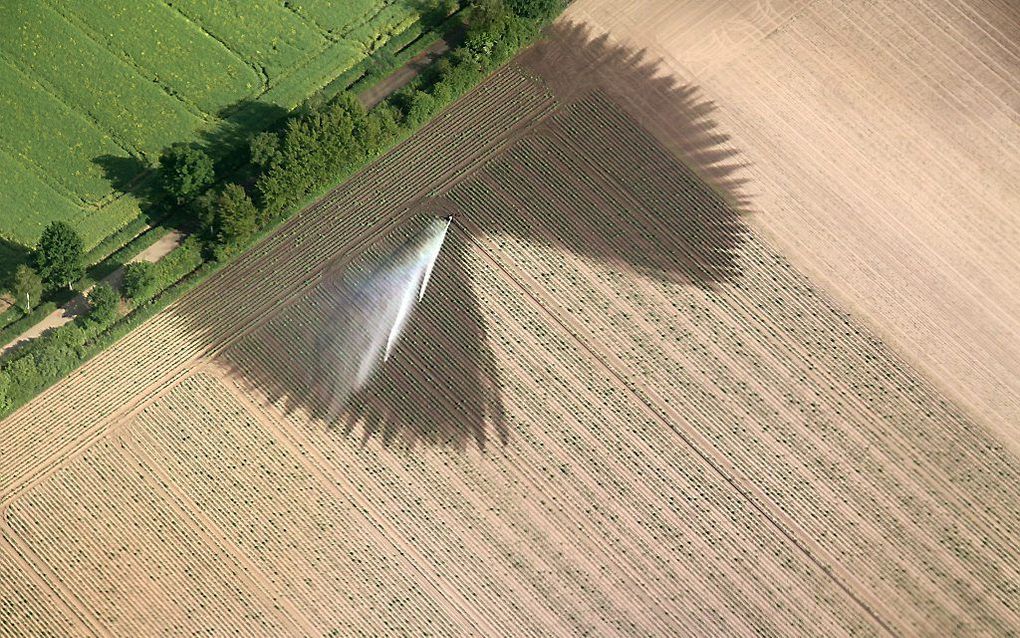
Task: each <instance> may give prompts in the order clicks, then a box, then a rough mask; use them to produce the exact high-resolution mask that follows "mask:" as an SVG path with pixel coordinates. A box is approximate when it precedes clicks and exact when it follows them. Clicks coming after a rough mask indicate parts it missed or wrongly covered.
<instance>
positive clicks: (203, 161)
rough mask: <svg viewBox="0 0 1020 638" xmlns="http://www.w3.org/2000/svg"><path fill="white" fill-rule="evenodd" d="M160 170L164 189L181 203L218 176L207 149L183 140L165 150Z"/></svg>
mask: <svg viewBox="0 0 1020 638" xmlns="http://www.w3.org/2000/svg"><path fill="white" fill-rule="evenodd" d="M159 171H160V177H161V179H162V182H163V189H164V190H166V192H167V193H169V194H171V195H173V196H174V197H175V198H176V199H177V203H179V204H183V203H185V202H187V201H190V200H191V199H193V198H194V197H195V196H197V195H199V194H200V193H201V192H202V191H203V190H205V188H206V187H208V186H209V185H210V184H212V183H213V180H214V179H215V177H216V175H215V171H214V168H213V161H212V158H211V157H209V156H208V155H207V154H206V153H205V151H203V150H201V149H198V148H195V147H194V146H192V145H190V144H185V143H183V142H177V143H176V144H174V145H172V146H171V147H170V148H168V149H166V150H165V151H163V154H162V155H160V158H159Z"/></svg>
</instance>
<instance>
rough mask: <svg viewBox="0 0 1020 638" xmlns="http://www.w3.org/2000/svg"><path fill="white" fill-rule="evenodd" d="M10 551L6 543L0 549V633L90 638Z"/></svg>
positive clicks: (15, 636)
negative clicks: (86, 637)
mask: <svg viewBox="0 0 1020 638" xmlns="http://www.w3.org/2000/svg"><path fill="white" fill-rule="evenodd" d="M4 540H5V541H6V539H4ZM9 552H13V548H11V546H10V545H8V544H7V543H6V542H4V543H3V545H2V548H0V634H2V635H4V636H8V637H9V638H32V637H34V636H68V637H70V636H84V635H87V634H86V633H85V632H84V631H83V630H82V628H81V627H80V626H79V625H78V623H77V622H75V621H74V620H73V619H71V618H69V617H68V616H67V615H65V614H68V612H67V611H65V610H63V607H62V605H61V604H60V602H58V601H56V600H54V599H53V597H52V596H51V595H50V594H49V592H47V591H46V590H45V588H44V587H40V586H39V584H38V583H36V582H33V581H32V579H31V577H30V576H29V574H27V573H26V572H25V569H24V567H22V566H21V565H18V564H17V563H16V562H15V560H14V558H13V555H12V554H10V553H9Z"/></svg>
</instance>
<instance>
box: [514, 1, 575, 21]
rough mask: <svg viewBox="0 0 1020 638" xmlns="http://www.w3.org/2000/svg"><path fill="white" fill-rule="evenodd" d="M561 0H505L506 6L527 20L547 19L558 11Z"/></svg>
mask: <svg viewBox="0 0 1020 638" xmlns="http://www.w3.org/2000/svg"><path fill="white" fill-rule="evenodd" d="M561 4H562V2H561V0H506V6H507V7H508V8H509V9H510V10H511V11H513V12H514V13H516V14H517V15H519V16H521V17H522V18H528V19H529V20H539V21H543V20H548V19H549V18H551V17H552V16H554V15H556V14H557V13H559V11H560V7H561Z"/></svg>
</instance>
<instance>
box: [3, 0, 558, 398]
mask: <svg viewBox="0 0 1020 638" xmlns="http://www.w3.org/2000/svg"><path fill="white" fill-rule="evenodd" d="M433 4H435V5H436V6H435V13H436V15H438V16H447V15H449V14H450V12H451V11H452V10H453V8H454V5H453V3H452V2H451V0H434V2H433ZM560 7H561V2H560V0H473V1H472V2H470V5H469V6H468V7H466V9H465V10H464V11H462V12H461V13H460V14H459V15H461V16H463V27H464V33H465V39H464V43H463V45H461V46H459V47H457V48H456V49H455V50H454V51H452V52H451V53H450V54H449V55H448V56H446V57H445V58H444V59H443V60H442V61H440V62H439V63H438V64H436V65H434V67H433V68H432V69H430V70H429V71H427V72H426V73H423V74H422V75H421V76H419V78H418V79H417V80H416V81H414V82H412V83H411V84H410V85H409V86H407V87H405V88H404V89H402V90H401V91H398V92H397V93H396V94H394V95H393V96H391V98H390V99H388V100H387V101H386V102H384V103H383V104H381V105H379V106H377V107H375V108H373V109H372V111H371V112H366V111H365V110H364V108H362V106H361V104H360V102H358V100H357V99H356V97H355V96H354V95H352V94H348V93H342V94H340V95H338V96H336V97H335V98H333V99H331V100H328V101H322V100H315V99H312V100H309V101H307V102H306V103H305V104H303V105H302V106H301V107H300V108H298V109H296V110H295V111H294V112H293V113H292V114H291V115H290V116H288V117H287V118H286V120H285V121H284V122H283V123H282V125H281V126H280V127H279V128H278V129H276V130H272V131H267V132H263V133H260V134H258V135H256V136H254V137H253V138H252V139H251V140H250V145H249V165H248V167H247V170H242V171H240V172H238V173H235V174H238V175H244V177H240V178H238V179H239V181H240V182H241V183H219V182H218V180H217V175H216V164H215V162H214V161H213V159H212V157H211V156H210V155H209V154H208V153H206V152H205V151H204V150H202V149H201V148H198V147H197V146H194V145H191V144H175V145H173V146H171V147H170V148H168V149H166V151H164V153H163V154H162V155H161V157H160V161H159V176H160V183H161V184H162V188H163V189H164V191H165V193H166V195H167V197H168V199H169V200H171V201H174V202H176V203H177V204H178V205H179V206H181V207H182V208H183V209H185V210H186V211H188V212H189V213H190V219H191V225H192V227H193V228H194V229H195V230H196V231H197V232H196V234H197V235H198V236H199V237H201V239H202V241H203V243H204V245H205V247H206V249H207V252H211V253H212V254H214V255H222V254H229V253H230V252H231V251H233V250H236V249H238V248H240V247H241V246H243V245H244V244H245V243H246V242H247V240H248V239H249V238H250V237H251V236H252V235H254V234H255V233H256V232H257V231H258V230H259V229H261V228H263V227H265V226H266V225H267V224H268V223H270V222H272V221H273V220H274V219H275V218H276V217H278V216H281V215H284V214H286V213H287V212H288V211H289V210H290V209H291V208H293V206H294V204H295V203H297V202H299V201H300V200H301V199H302V198H304V197H305V196H307V195H308V194H309V193H310V192H313V191H314V190H316V189H319V188H322V187H323V186H325V185H328V184H329V183H332V182H334V181H336V180H338V179H340V178H342V177H344V176H345V175H347V174H348V173H350V172H351V171H353V170H355V169H357V168H358V167H360V166H362V165H363V164H364V163H365V162H366V161H367V160H369V159H370V158H372V157H374V156H376V155H378V154H379V153H380V152H382V151H383V150H385V149H386V148H388V147H389V146H390V145H391V144H392V143H394V142H395V141H396V140H397V139H399V137H400V136H401V135H404V134H407V133H409V132H410V131H412V130H414V129H415V128H417V127H418V126H419V125H420V124H422V123H423V122H425V121H426V120H428V119H429V118H431V117H432V116H433V115H434V114H435V113H437V112H438V111H439V110H441V109H442V108H443V107H445V106H446V105H447V104H449V103H451V102H452V101H453V100H455V99H457V98H458V97H459V96H461V95H462V94H464V93H465V92H466V91H468V90H470V89H471V88H472V87H473V86H475V85H476V84H477V83H478V82H479V81H480V80H481V79H482V78H483V77H484V76H485V75H486V74H487V73H488V72H490V71H491V70H492V69H494V68H495V67H497V66H499V65H501V64H502V63H504V62H505V61H506V60H508V59H509V58H510V57H511V56H512V55H513V54H514V53H515V52H516V51H517V50H518V49H519V48H520V47H521V46H522V45H524V44H526V43H527V42H529V41H530V40H531V39H532V38H534V37H535V35H536V34H537V33H538V31H539V29H540V28H541V26H542V25H543V24H544V23H545V22H546V21H548V20H550V19H551V18H552V17H554V16H555V15H556V14H557V13H558V12H559V9H560ZM186 243H187V242H186ZM189 250H191V252H190V253H189V257H188V258H187V259H186V260H185V262H186V263H184V264H182V265H183V266H184V269H183V271H182V272H190V270H191V269H193V268H194V267H195V263H201V256H200V254H199V250H198V249H197V248H194V247H191V248H189ZM157 270H158V267H156V266H155V265H153V264H147V263H138V264H129V265H128V266H126V267H125V273H124V284H123V293H124V296H125V297H127V298H128V299H136V300H142V299H145V298H148V297H149V296H150V295H151V294H153V292H154V290H156V289H159V288H161V287H162V286H165V285H167V282H166V281H158V279H159V278H164V279H168V280H175V278H176V277H178V276H179V273H177V272H176V271H175V272H169V273H163V274H161V275H159V276H157ZM171 270H173V269H171ZM84 272H85V258H84V245H83V242H82V240H81V238H80V236H79V235H78V234H77V233H76V232H75V231H74V229H73V228H72V227H71V226H69V225H67V224H65V223H62V222H56V223H54V224H51V225H50V226H48V227H47V228H46V229H45V230H44V232H43V233H42V236H41V237H40V240H39V244H38V246H37V248H36V249H35V250H34V251H33V253H32V258H31V262H30V264H28V265H25V266H22V267H20V268H19V269H18V271H17V273H16V274H15V281H14V282H13V286H12V288H13V290H14V294H15V297H16V298H17V302H18V304H19V305H21V306H22V307H23V308H25V309H26V312H27V311H29V310H30V309H31V308H32V307H33V306H34V305H36V304H37V303H38V300H39V298H40V297H41V296H42V294H43V293H44V291H45V290H56V289H58V288H62V287H68V288H70V287H71V285H72V284H73V282H75V281H77V280H78V279H80V278H81V277H82V276H83V275H84ZM88 301H89V304H90V306H91V312H90V313H89V314H88V315H87V316H86V317H83V318H81V319H79V320H76V321H74V322H71V323H69V324H67V325H64V326H61V327H60V328H58V329H56V330H54V331H52V332H51V333H49V334H47V335H45V336H44V337H42V338H39V339H35V340H33V341H32V342H30V343H29V344H28V345H27V346H26V347H24V348H22V349H20V350H19V351H18V352H17V354H15V355H14V356H13V357H11V358H9V359H7V360H6V361H4V363H3V365H2V366H0V413H2V412H6V411H8V410H10V409H12V408H13V407H14V406H16V405H19V404H21V403H23V402H24V401H26V400H28V398H30V397H31V396H33V395H34V394H36V393H37V392H39V391H41V390H42V388H44V387H45V386H46V385H48V384H49V383H52V382H53V381H54V380H56V379H58V378H59V377H61V376H63V375H64V374H66V373H67V372H69V371H70V370H72V369H73V368H74V367H75V366H77V365H78V364H79V363H80V362H81V361H82V360H83V359H84V358H85V357H86V356H88V354H89V353H90V352H92V351H93V350H92V349H94V348H95V347H96V346H95V345H94V343H95V342H97V340H100V339H101V338H102V337H101V335H103V334H104V331H107V330H108V329H109V327H110V326H112V325H114V323H115V322H116V321H117V320H118V317H119V316H120V306H121V296H120V294H119V293H118V292H117V291H115V290H113V289H112V288H111V287H110V286H108V285H106V284H98V285H97V286H95V287H94V288H93V289H92V290H91V291H90V293H89V295H88Z"/></svg>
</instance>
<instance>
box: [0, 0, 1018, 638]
mask: <svg viewBox="0 0 1020 638" xmlns="http://www.w3.org/2000/svg"><path fill="white" fill-rule="evenodd" d="M586 4H587V3H584V2H581V3H579V4H578V5H577V7H576V9H577V10H578V11H580V10H582V9H583V8H584V6H585V5H586ZM691 4H692V5H696V4H702V3H691ZM590 5H591V7H595V8H597V7H596V3H590ZM678 6H679V5H678ZM755 6H756V7H761V6H762V4H761V3H759V4H756V5H755ZM862 9H863V7H862ZM802 10H803V7H799V8H797V7H793V8H791V9H790V11H789V12H788V13H787V14H782V15H781V16H780V18H782V19H783V20H785V21H788V20H789V19H792V18H793V17H795V16H798V15H803V13H801V11H802ZM724 13H725V12H724ZM634 15H635V16H640V17H642V18H643V17H644V16H645V14H639V13H635V14H634ZM727 16H728V14H726V15H724V16H721V17H720V16H716V18H717V19H721V18H725V17H727ZM650 19H651V18H650ZM705 19H706V20H708V19H711V15H707V17H705ZM660 20H665V18H663V17H661V16H660ZM840 33H843V32H840ZM759 39H760V38H759ZM740 41H741V40H740V39H735V40H734V44H733V46H736V45H737V44H738V43H739V42H740ZM766 41H767V40H766ZM720 42H725V40H720ZM716 44H717V46H718V45H719V43H718V42H717V43H716ZM692 59H695V58H692ZM720 59H721V56H720ZM750 80H751V79H748V81H749V82H750ZM714 101H715V98H712V99H710V96H709V95H708V94H707V93H706V91H705V90H703V89H700V88H698V87H697V86H695V85H693V84H683V83H681V82H679V81H678V80H676V79H675V78H674V77H673V75H672V70H671V69H669V68H667V67H663V66H661V65H658V64H656V63H655V62H654V60H649V59H647V58H646V57H645V56H643V55H642V54H641V53H639V52H637V51H636V50H635V49H634V48H631V47H627V46H618V45H617V44H615V43H614V42H613V41H612V40H611V39H607V38H598V37H596V34H595V32H593V31H592V30H591V29H589V28H588V27H586V26H584V25H583V24H580V23H577V22H570V21H564V22H561V23H560V24H559V25H558V26H557V27H556V28H555V29H554V30H553V32H552V33H551V34H550V40H549V41H548V42H547V43H545V44H542V45H540V46H538V47H536V48H535V49H533V50H531V51H529V52H527V53H526V54H524V55H522V56H521V57H520V58H518V59H517V60H516V61H515V62H514V63H513V64H511V65H510V66H508V67H507V68H505V69H503V70H501V71H499V72H498V73H496V74H495V75H494V76H493V77H491V78H490V79H488V80H487V81H486V82H485V83H484V84H483V85H482V86H481V87H479V88H478V89H477V90H476V91H474V92H472V93H471V94H470V95H468V96H467V97H465V98H464V99H463V100H461V101H459V102H458V103H457V104H455V105H454V106H453V107H451V108H450V109H449V110H447V111H446V112H445V113H443V114H442V115H441V116H439V117H438V118H437V119H436V121H434V122H433V123H431V124H430V125H428V126H427V127H426V128H425V129H424V130H423V131H421V132H420V133H419V134H417V135H415V136H414V137H413V138H411V139H410V140H408V141H406V142H405V143H403V144H402V145H400V146H399V147H397V148H396V149H394V150H393V151H392V152H390V153H389V154H387V155H386V156H385V157H383V158H381V159H380V160H379V161H378V162H376V163H374V164H373V165H372V166H370V167H368V168H367V169H366V170H364V171H362V172H361V173H359V174H358V175H356V176H355V177H354V178H352V179H351V180H350V181H349V182H348V183H347V184H345V185H344V186H342V187H340V188H338V189H336V190H334V191H333V192H332V193H330V194H329V195H328V196H327V197H325V198H324V199H322V200H321V201H319V202H318V203H316V204H314V205H313V206H311V207H310V208H308V209H307V210H305V211H303V212H302V213H300V214H299V215H297V216H296V217H295V218H293V219H292V220H291V221H290V222H288V223H287V224H286V225H284V226H283V227H282V228H281V229H280V230H279V231H278V232H276V233H274V234H273V235H272V236H271V237H269V238H267V239H266V240H265V241H263V242H262V243H260V244H259V245H258V246H256V247H255V248H254V249H252V250H251V251H250V252H249V253H247V254H246V255H244V256H242V257H241V258H240V259H239V260H238V261H237V262H235V263H233V264H232V265H230V266H228V267H226V268H224V269H223V270H221V271H220V272H219V273H217V274H216V275H214V276H213V277H212V278H210V279H209V280H208V281H206V282H205V283H204V284H202V285H201V286H199V287H198V288H196V289H195V290H193V291H192V292H191V293H189V294H187V295H186V296H184V297H183V298H182V299H181V300H180V301H179V302H178V303H176V304H174V305H173V306H171V307H170V308H168V309H167V310H166V311H164V312H162V313H160V314H159V315H157V316H155V317H154V318H153V319H152V320H150V321H148V322H147V323H145V324H143V325H142V326H141V327H139V328H138V329H137V330H136V331H135V332H133V333H131V334H130V335H128V336H126V337H125V338H124V339H123V340H121V341H120V342H118V343H117V344H116V345H115V346H113V347H111V348H110V349H108V350H106V351H104V352H103V353H102V354H100V355H98V356H96V357H95V358H94V359H92V360H90V361H89V362H88V363H86V364H85V365H84V366H82V367H81V368H80V369H79V371H77V372H76V373H74V374H73V375H72V376H70V377H69V378H67V379H65V380H64V381H62V382H60V383H58V384H57V385H55V386H54V387H52V388H51V389H49V390H48V391H46V392H45V393H44V394H43V395H41V396H40V397H39V398H38V399H36V400H35V401H33V402H32V403H30V404H28V405H26V406H25V407H24V408H22V409H21V410H19V411H18V412H16V413H15V414H13V415H12V416H10V417H8V418H7V419H6V420H5V421H3V422H2V423H0V432H2V434H3V436H0V458H2V459H3V463H2V464H0V503H2V508H3V514H4V516H3V527H2V535H3V539H4V540H3V545H2V551H0V601H3V605H2V606H0V633H2V634H5V635H6V634H10V635H38V634H55V635H116V636H136V635H181V634H196V633H205V634H254V635H273V636H276V635H308V636H324V635H380V634H410V635H424V634H426V633H428V634H438V635H482V636H497V635H584V634H587V635H599V636H608V635H710V636H745V635H746V636H756V635H784V636H788V635H805V636H813V635H824V636H839V635H889V634H893V635H933V636H943V635H1008V634H1009V632H1010V631H1013V630H1015V628H1016V627H1017V626H1020V589H1018V584H1017V583H1020V565H1018V560H1017V554H1016V547H1018V546H1020V496H1018V495H1017V493H1016V491H1015V489H1014V488H1015V486H1016V485H1017V484H1018V480H1020V461H1018V460H1017V457H1016V456H1015V454H1014V451H1013V449H1012V448H1010V447H1007V446H1006V445H1005V444H1004V442H1003V440H1001V439H1000V438H997V437H998V436H1000V435H1001V432H1002V431H1001V430H993V429H990V428H989V427H988V423H986V422H985V421H984V420H983V417H982V415H981V414H979V413H977V412H975V411H974V410H972V409H971V407H970V406H964V407H961V402H959V401H956V400H954V398H953V397H951V396H950V395H949V394H947V390H946V387H945V386H944V384H943V382H942V379H941V378H940V377H933V376H932V375H931V374H930V371H929V370H928V369H927V368H923V367H919V366H918V365H917V364H916V363H915V362H914V360H913V355H911V353H910V352H909V351H905V350H904V349H903V347H902V344H900V343H898V342H896V343H893V344H891V345H890V343H889V342H887V341H885V340H884V339H883V338H882V337H883V335H882V334H881V333H879V332H878V331H877V329H876V328H875V327H874V325H872V322H871V318H870V316H869V315H866V317H867V320H866V321H864V320H861V319H860V318H859V317H858V315H857V314H855V313H852V312H848V310H847V306H845V305H843V303H845V302H841V301H840V299H842V297H837V296H835V295H833V294H832V293H831V292H830V291H828V289H827V288H825V287H821V286H819V285H817V284H816V283H814V282H813V281H812V280H810V279H809V278H808V277H806V276H805V274H804V272H803V271H802V270H800V269H798V268H797V267H796V266H795V264H794V263H793V262H792V261H791V260H790V259H788V258H787V257H786V256H785V250H786V249H780V248H777V246H779V245H780V244H778V243H777V242H776V241H775V239H774V238H772V237H771V234H770V231H769V230H768V228H764V227H763V222H762V221H760V220H761V219H762V218H764V216H765V214H766V213H765V212H764V211H765V210H767V207H765V206H760V205H759V197H761V198H762V199H763V200H764V201H765V202H766V203H767V202H768V201H769V200H768V198H767V197H766V196H764V195H759V192H760V189H761V188H762V187H761V185H759V184H757V182H754V181H751V182H745V181H742V180H745V179H747V177H746V175H748V174H749V173H748V172H749V171H762V170H764V169H762V168H761V167H760V166H758V165H757V164H756V163H754V162H756V161H757V160H754V162H752V161H750V159H749V158H748V157H747V156H746V155H745V152H744V150H743V148H741V147H740V146H739V145H737V144H736V143H735V140H736V139H737V138H736V134H735V133H731V132H730V131H729V130H727V129H726V128H725V127H724V126H723V125H722V124H721V122H722V119H721V116H720V113H721V109H722V106H723V105H722V104H721V103H714ZM731 135H732V137H731ZM910 139H913V138H910ZM775 146H776V147H777V148H780V147H781V144H780V142H778V141H777V142H776V143H775ZM830 147H834V148H831V152H837V151H838V150H839V148H841V147H840V146H839V143H836V142H833V143H830ZM750 174H751V175H755V173H753V172H752V173H750ZM777 174H778V173H777ZM754 179H764V178H763V177H755V178H754ZM919 196H920V195H919ZM876 214H877V213H876ZM446 215H454V222H453V224H452V226H451V228H450V232H449V235H448V236H447V240H446V244H445V246H444V248H443V252H442V253H441V254H440V256H439V260H438V263H437V265H436V268H435V271H434V272H433V274H432V278H431V283H430V284H429V287H428V290H427V293H426V295H425V298H424V300H423V302H422V305H421V306H420V307H419V308H418V310H417V312H416V314H415V316H414V317H413V319H412V322H411V324H410V325H409V327H408V330H407V332H406V334H405V335H404V337H403V339H402V341H401V343H400V345H399V347H398V349H397V351H396V352H395V354H394V356H393V357H392V358H391V360H390V361H389V362H387V363H386V365H385V366H384V367H383V368H382V369H381V371H380V373H379V374H378V375H377V376H376V377H375V378H374V379H373V380H372V382H371V383H370V384H369V385H368V386H367V387H365V388H363V389H362V390H361V391H360V392H358V393H357V394H356V395H354V396H353V397H352V399H351V400H350V401H349V402H347V403H344V404H342V405H337V404H336V403H335V402H334V401H332V395H331V391H330V388H331V385H330V383H331V379H332V377H331V365H330V364H331V361H332V362H335V361H336V359H331V357H342V356H343V354H344V353H342V352H337V351H336V350H335V349H334V348H333V347H332V346H333V345H334V344H335V343H336V340H335V335H337V334H339V333H341V332H342V331H344V330H350V329H353V328H352V326H351V323H352V320H351V318H352V317H356V316H357V312H356V309H352V308H351V306H350V304H348V303H347V300H349V299H351V298H353V297H352V295H351V291H350V290H349V288H350V285H351V284H350V282H351V281H356V280H357V273H361V272H368V271H370V269H372V268H373V266H374V265H375V264H377V263H379V262H380V261H381V260H384V259H385V258H386V256H387V255H389V254H390V253H391V252H392V250H393V249H394V247H396V246H399V245H401V244H402V243H404V242H405V241H407V239H408V238H410V237H413V236H414V235H415V233H417V232H418V231H419V230H420V229H421V228H422V227H424V225H425V224H426V223H427V221H428V220H429V219H432V218H435V217H443V216H446ZM815 221H817V220H815ZM804 232H805V240H806V238H807V237H806V235H807V231H804ZM797 255H799V253H795V256H797ZM798 258H799V257H798ZM853 309H856V306H853V307H851V310H853Z"/></svg>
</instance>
